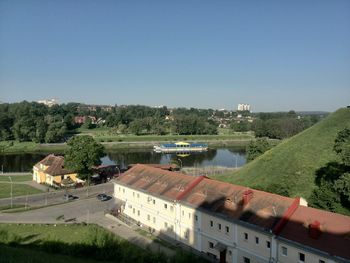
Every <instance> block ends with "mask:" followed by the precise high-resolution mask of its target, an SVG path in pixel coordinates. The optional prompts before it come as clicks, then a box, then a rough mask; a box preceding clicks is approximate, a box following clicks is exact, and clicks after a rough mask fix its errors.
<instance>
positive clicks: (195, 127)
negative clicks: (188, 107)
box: [173, 114, 217, 135]
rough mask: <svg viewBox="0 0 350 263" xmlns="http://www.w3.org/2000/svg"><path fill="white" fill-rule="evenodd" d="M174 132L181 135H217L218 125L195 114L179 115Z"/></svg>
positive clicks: (175, 119)
mask: <svg viewBox="0 0 350 263" xmlns="http://www.w3.org/2000/svg"><path fill="white" fill-rule="evenodd" d="M173 130H174V132H175V133H178V134H181V135H192V134H217V125H216V124H213V123H212V122H209V121H208V120H206V119H204V118H202V117H198V116H197V115H195V114H191V115H177V116H175V118H174V122H173Z"/></svg>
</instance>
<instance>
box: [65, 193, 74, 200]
mask: <svg viewBox="0 0 350 263" xmlns="http://www.w3.org/2000/svg"><path fill="white" fill-rule="evenodd" d="M75 198H76V197H75V196H73V195H70V194H64V195H63V199H64V200H66V201H71V200H74V199H75Z"/></svg>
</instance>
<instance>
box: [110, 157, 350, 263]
mask: <svg viewBox="0 0 350 263" xmlns="http://www.w3.org/2000/svg"><path fill="white" fill-rule="evenodd" d="M114 195H115V197H116V198H118V199H121V200H122V201H123V202H124V205H123V211H122V212H123V213H124V214H125V215H127V216H129V217H130V218H132V219H134V220H135V221H137V222H139V223H140V224H143V225H145V226H147V227H149V228H150V229H151V230H152V231H154V232H155V233H159V234H162V235H166V236H168V237H171V238H173V239H175V240H177V241H180V242H182V243H184V244H186V245H188V246H190V247H192V248H194V249H196V250H198V251H200V252H202V253H205V254H207V255H209V256H211V257H212V258H213V259H215V260H219V261H220V262H244V263H253V262H313V263H325V262H349V260H350V217H347V216H343V215H339V214H334V213H330V212H326V211H323V210H318V209H314V208H310V207H307V203H306V202H305V201H304V200H303V199H301V198H288V197H284V196H279V195H276V194H271V193H267V192H263V191H259V190H254V189H249V188H247V187H244V186H238V185H233V184H229V183H224V182H220V181H216V180H212V179H209V178H207V177H204V176H199V177H194V176H190V175H185V174H181V173H177V172H172V171H167V170H163V169H159V168H155V167H151V166H148V165H141V164H138V165H135V166H133V167H132V168H131V169H130V170H128V171H127V172H125V173H124V174H122V175H121V176H120V177H118V178H117V179H116V180H115V181H114Z"/></svg>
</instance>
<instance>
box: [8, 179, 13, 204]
mask: <svg viewBox="0 0 350 263" xmlns="http://www.w3.org/2000/svg"><path fill="white" fill-rule="evenodd" d="M9 179H10V182H11V192H10V195H11V208H12V207H13V198H12V190H13V189H12V178H11V176H9Z"/></svg>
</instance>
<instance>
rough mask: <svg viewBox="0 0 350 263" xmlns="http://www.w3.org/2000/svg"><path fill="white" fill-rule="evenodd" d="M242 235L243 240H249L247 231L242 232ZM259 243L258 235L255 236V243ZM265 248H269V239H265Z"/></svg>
mask: <svg viewBox="0 0 350 263" xmlns="http://www.w3.org/2000/svg"><path fill="white" fill-rule="evenodd" d="M243 236H244V240H245V241H248V240H249V235H248V233H244V234H243ZM259 243H260V239H259V237H257V236H256V237H255V244H257V245H259ZM265 244H266V248H268V249H270V248H271V242H270V241H269V240H266V243H265Z"/></svg>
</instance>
